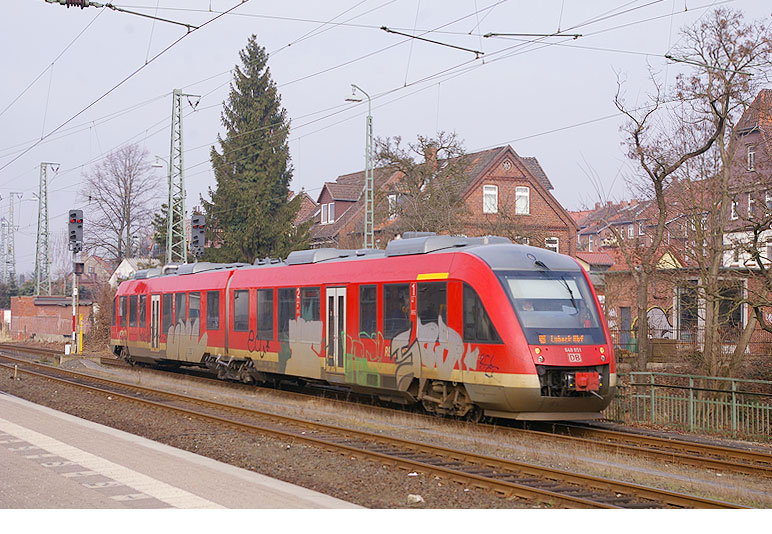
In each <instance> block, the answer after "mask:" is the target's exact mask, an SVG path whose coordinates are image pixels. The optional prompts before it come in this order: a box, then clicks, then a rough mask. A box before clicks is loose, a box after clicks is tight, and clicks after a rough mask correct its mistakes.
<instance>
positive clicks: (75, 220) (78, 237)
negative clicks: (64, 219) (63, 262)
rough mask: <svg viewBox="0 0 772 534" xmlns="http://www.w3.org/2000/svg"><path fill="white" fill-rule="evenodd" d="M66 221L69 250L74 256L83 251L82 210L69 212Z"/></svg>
mask: <svg viewBox="0 0 772 534" xmlns="http://www.w3.org/2000/svg"><path fill="white" fill-rule="evenodd" d="M68 221H69V222H68V223H67V227H68V230H69V232H68V233H69V236H70V239H69V242H70V250H72V253H73V254H76V253H78V252H80V251H81V250H83V210H70V217H69V219H68Z"/></svg>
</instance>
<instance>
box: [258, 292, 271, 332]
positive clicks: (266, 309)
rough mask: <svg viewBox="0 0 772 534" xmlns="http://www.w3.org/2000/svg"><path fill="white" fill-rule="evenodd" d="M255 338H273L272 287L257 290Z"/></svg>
mask: <svg viewBox="0 0 772 534" xmlns="http://www.w3.org/2000/svg"><path fill="white" fill-rule="evenodd" d="M257 339H262V340H265V341H272V340H273V289H258V290H257Z"/></svg>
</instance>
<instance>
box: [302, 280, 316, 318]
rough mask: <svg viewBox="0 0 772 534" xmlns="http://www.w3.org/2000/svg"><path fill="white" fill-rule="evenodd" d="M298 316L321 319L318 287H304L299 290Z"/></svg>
mask: <svg viewBox="0 0 772 534" xmlns="http://www.w3.org/2000/svg"><path fill="white" fill-rule="evenodd" d="M300 317H302V318H303V319H304V320H306V321H320V320H321V303H320V298H319V288H318V287H304V288H303V289H301V290H300Z"/></svg>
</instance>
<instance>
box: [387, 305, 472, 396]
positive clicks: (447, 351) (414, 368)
mask: <svg viewBox="0 0 772 534" xmlns="http://www.w3.org/2000/svg"><path fill="white" fill-rule="evenodd" d="M417 321H418V324H417V327H416V333H415V339H414V340H413V341H411V340H410V338H411V332H410V330H406V331H404V332H402V333H400V334H397V335H396V336H395V337H394V339H393V340H392V341H391V359H392V361H393V362H394V363H396V364H397V372H396V373H397V377H396V378H397V384H398V385H400V389H401V387H407V385H409V383H410V381H411V380H412V379H413V378H414V377H417V376H419V373H420V367H426V368H429V369H436V370H437V377H438V378H440V379H441V380H450V378H451V374H452V372H453V369H454V368H456V367H458V369H459V370H460V371H464V370H466V371H471V370H473V369H475V368H476V367H477V359H478V357H479V353H480V350H479V349H477V348H475V349H472V346H471V345H470V344H468V343H467V344H466V345H465V344H464V342H463V339H462V338H461V336H460V335H459V333H458V332H456V331H455V330H453V329H452V328H450V327H448V326H447V325H446V324H445V321H443V320H442V317H438V318H437V322H436V323H434V322H432V323H426V324H423V323H422V322H421V319H420V318H418V319H417Z"/></svg>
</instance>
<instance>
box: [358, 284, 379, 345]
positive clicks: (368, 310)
mask: <svg viewBox="0 0 772 534" xmlns="http://www.w3.org/2000/svg"><path fill="white" fill-rule="evenodd" d="M377 289H378V288H377V286H359V337H369V338H372V339H374V338H375V335H376V331H377V330H378V302H377V300H376V297H377V294H378V291H377Z"/></svg>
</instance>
